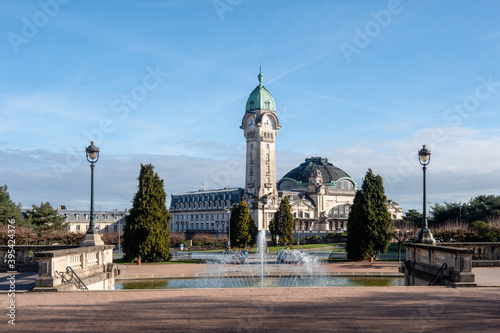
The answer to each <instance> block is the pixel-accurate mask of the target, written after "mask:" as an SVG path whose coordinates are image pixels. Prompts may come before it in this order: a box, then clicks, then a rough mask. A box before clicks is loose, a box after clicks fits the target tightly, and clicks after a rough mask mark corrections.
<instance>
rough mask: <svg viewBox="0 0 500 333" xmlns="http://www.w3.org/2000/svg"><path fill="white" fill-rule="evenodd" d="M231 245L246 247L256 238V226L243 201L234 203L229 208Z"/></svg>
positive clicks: (253, 242)
mask: <svg viewBox="0 0 500 333" xmlns="http://www.w3.org/2000/svg"><path fill="white" fill-rule="evenodd" d="M229 223H230V225H231V245H232V246H236V247H240V248H243V247H247V245H252V244H255V242H256V240H257V226H256V225H255V222H254V221H253V220H252V218H251V217H250V209H249V208H248V204H247V203H246V202H245V201H241V202H240V203H239V204H238V205H236V204H235V205H234V206H233V208H232V209H231V219H230V221H229Z"/></svg>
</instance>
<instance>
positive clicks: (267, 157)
mask: <svg viewBox="0 0 500 333" xmlns="http://www.w3.org/2000/svg"><path fill="white" fill-rule="evenodd" d="M266 161H268V162H269V154H266Z"/></svg>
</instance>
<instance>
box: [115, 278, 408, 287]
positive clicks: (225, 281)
mask: <svg viewBox="0 0 500 333" xmlns="http://www.w3.org/2000/svg"><path fill="white" fill-rule="evenodd" d="M375 286H377V287H384V286H387V287H388V286H404V278H402V277H332V276H322V277H315V276H311V277H308V276H297V277H294V278H290V277H288V276H287V277H280V276H266V277H264V279H263V280H262V279H261V278H254V277H253V276H239V277H238V278H235V277H226V278H224V277H202V278H199V277H198V278H183V279H142V280H120V281H116V282H115V290H124V289H199V288H255V287H258V288H259V287H264V288H287V287H375Z"/></svg>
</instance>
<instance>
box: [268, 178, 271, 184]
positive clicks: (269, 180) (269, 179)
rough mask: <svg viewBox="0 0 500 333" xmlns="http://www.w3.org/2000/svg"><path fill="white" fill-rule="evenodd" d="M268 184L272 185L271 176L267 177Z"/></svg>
mask: <svg viewBox="0 0 500 333" xmlns="http://www.w3.org/2000/svg"><path fill="white" fill-rule="evenodd" d="M267 183H268V184H271V178H269V176H267Z"/></svg>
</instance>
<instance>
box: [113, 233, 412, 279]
mask: <svg viewBox="0 0 500 333" xmlns="http://www.w3.org/2000/svg"><path fill="white" fill-rule="evenodd" d="M266 243H267V241H266V231H265V230H260V231H259V234H258V238H257V252H256V253H251V254H250V255H249V253H248V252H245V251H236V252H219V253H210V252H205V253H203V257H202V258H203V260H205V261H206V262H207V263H208V264H209V267H210V268H209V269H207V270H206V271H204V272H202V273H198V274H197V276H196V277H195V278H176V279H168V280H160V279H157V280H154V281H149V282H139V281H135V282H129V283H124V284H123V283H117V284H115V287H116V289H191V288H256V287H257V288H259V287H260V288H262V287H341V286H368V285H370V286H375V285H377V286H390V285H403V281H402V279H401V278H393V277H392V278H391V277H388V278H383V277H375V278H370V277H357V278H352V277H332V276H329V275H328V274H327V273H326V272H325V271H324V269H323V268H322V266H321V265H320V262H319V260H318V258H317V257H315V256H312V255H310V254H308V253H307V252H304V251H302V250H290V249H286V250H281V251H279V252H278V253H277V255H270V254H269V253H268V252H267V247H266Z"/></svg>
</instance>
